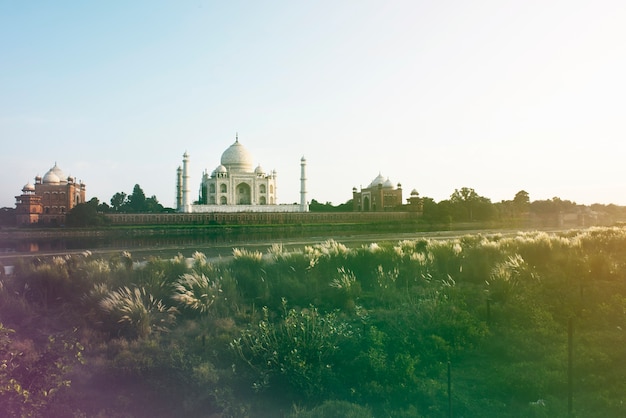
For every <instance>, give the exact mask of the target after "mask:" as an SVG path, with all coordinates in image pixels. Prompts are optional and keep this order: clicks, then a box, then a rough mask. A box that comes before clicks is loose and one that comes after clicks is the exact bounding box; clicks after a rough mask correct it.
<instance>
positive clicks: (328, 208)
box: [309, 199, 352, 212]
mask: <svg viewBox="0 0 626 418" xmlns="http://www.w3.org/2000/svg"><path fill="white" fill-rule="evenodd" d="M309 211H311V212H352V199H350V200H348V201H347V202H345V203H341V204H339V205H337V206H334V205H333V204H332V203H331V202H326V203H320V202H318V201H317V200H315V199H311V202H310V203H309Z"/></svg>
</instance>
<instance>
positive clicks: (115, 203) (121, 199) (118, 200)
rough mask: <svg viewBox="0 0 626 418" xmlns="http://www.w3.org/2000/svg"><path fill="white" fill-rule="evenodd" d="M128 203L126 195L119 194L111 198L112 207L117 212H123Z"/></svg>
mask: <svg viewBox="0 0 626 418" xmlns="http://www.w3.org/2000/svg"><path fill="white" fill-rule="evenodd" d="M125 203H126V193H124V192H118V193H115V194H114V195H113V197H112V198H111V207H112V208H113V211H115V212H121V210H122V207H123V206H124V204H125Z"/></svg>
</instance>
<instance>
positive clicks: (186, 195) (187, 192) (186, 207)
mask: <svg viewBox="0 0 626 418" xmlns="http://www.w3.org/2000/svg"><path fill="white" fill-rule="evenodd" d="M190 199H191V189H190V188H189V154H187V151H185V153H184V154H183V210H182V212H184V213H190V212H191V202H190Z"/></svg>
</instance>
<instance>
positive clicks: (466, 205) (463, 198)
mask: <svg viewBox="0 0 626 418" xmlns="http://www.w3.org/2000/svg"><path fill="white" fill-rule="evenodd" d="M450 204H451V206H452V213H453V217H454V220H455V221H457V222H458V221H460V222H463V221H466V222H467V221H469V222H473V221H487V220H490V219H493V218H494V216H495V214H496V212H497V211H496V209H495V207H494V206H493V204H492V203H491V199H489V198H486V197H483V196H480V195H478V193H476V191H475V190H474V189H472V188H469V187H463V188H461V189H460V190H459V189H455V190H454V193H452V195H450Z"/></svg>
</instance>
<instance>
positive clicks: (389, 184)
mask: <svg viewBox="0 0 626 418" xmlns="http://www.w3.org/2000/svg"><path fill="white" fill-rule="evenodd" d="M383 187H384V188H385V189H389V188H391V189H393V183H392V182H391V180H389V178H387V180H386V181H385V182H384V183H383Z"/></svg>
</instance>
